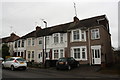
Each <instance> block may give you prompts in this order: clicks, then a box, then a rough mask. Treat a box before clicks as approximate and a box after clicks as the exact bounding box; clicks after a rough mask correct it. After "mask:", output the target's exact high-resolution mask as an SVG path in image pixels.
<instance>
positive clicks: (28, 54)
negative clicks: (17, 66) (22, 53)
mask: <svg viewBox="0 0 120 80" xmlns="http://www.w3.org/2000/svg"><path fill="white" fill-rule="evenodd" d="M30 53H31V52H30V51H28V59H30Z"/></svg>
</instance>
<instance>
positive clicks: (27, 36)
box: [20, 31, 36, 39]
mask: <svg viewBox="0 0 120 80" xmlns="http://www.w3.org/2000/svg"><path fill="white" fill-rule="evenodd" d="M30 37H36V31H32V32H30V33H28V34H26V35H24V36H22V37H21V38H20V39H25V38H30Z"/></svg>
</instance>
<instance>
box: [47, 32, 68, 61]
mask: <svg viewBox="0 0 120 80" xmlns="http://www.w3.org/2000/svg"><path fill="white" fill-rule="evenodd" d="M56 36H57V40H56V41H55V37H56ZM66 47H67V33H54V34H52V35H49V36H47V38H46V49H47V51H50V49H52V59H53V60H54V59H58V58H60V57H61V55H60V54H61V53H62V55H63V57H64V56H65V48H66ZM55 51H57V53H58V57H57V58H55V54H54V53H55Z"/></svg>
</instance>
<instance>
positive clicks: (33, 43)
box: [32, 38, 35, 46]
mask: <svg viewBox="0 0 120 80" xmlns="http://www.w3.org/2000/svg"><path fill="white" fill-rule="evenodd" d="M32 46H35V39H34V38H32Z"/></svg>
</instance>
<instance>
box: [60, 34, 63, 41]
mask: <svg viewBox="0 0 120 80" xmlns="http://www.w3.org/2000/svg"><path fill="white" fill-rule="evenodd" d="M63 42H64V33H60V43H63Z"/></svg>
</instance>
